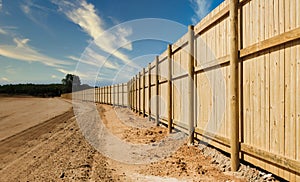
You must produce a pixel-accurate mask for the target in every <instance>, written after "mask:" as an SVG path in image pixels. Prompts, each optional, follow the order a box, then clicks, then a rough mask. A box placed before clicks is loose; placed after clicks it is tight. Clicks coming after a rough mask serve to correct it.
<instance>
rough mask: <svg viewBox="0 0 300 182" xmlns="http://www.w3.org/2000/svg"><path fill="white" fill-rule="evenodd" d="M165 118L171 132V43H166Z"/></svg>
mask: <svg viewBox="0 0 300 182" xmlns="http://www.w3.org/2000/svg"><path fill="white" fill-rule="evenodd" d="M167 81H168V82H167V83H168V85H167V114H168V116H167V118H168V132H169V133H172V127H173V123H172V45H171V44H169V45H168V77H167Z"/></svg>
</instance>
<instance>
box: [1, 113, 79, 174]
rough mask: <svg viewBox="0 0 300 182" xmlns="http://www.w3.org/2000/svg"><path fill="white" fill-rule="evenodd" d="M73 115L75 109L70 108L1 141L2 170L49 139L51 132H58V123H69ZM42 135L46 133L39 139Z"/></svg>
mask: <svg viewBox="0 0 300 182" xmlns="http://www.w3.org/2000/svg"><path fill="white" fill-rule="evenodd" d="M72 117H74V114H73V111H72V110H69V111H67V112H65V113H64V114H61V115H58V116H56V117H54V118H51V119H49V120H47V121H45V122H44V123H41V124H38V125H36V126H33V127H30V128H28V129H26V130H24V131H22V132H20V133H18V134H15V135H13V136H10V137H9V138H6V139H4V140H2V141H0V170H1V169H2V168H3V167H4V166H7V165H9V163H11V162H12V161H14V160H15V159H18V158H20V157H22V156H23V155H25V154H26V153H27V152H28V151H30V150H32V148H33V147H35V146H37V145H39V144H40V142H43V141H45V140H47V139H48V138H49V137H50V135H51V133H55V132H57V131H55V128H57V125H59V124H65V123H67V121H68V120H69V119H70V118H72ZM63 127H65V126H62V127H61V128H63ZM61 128H57V129H56V130H60V129H61ZM42 135H44V137H43V138H42V139H41V140H42V141H40V140H39V141H37V139H38V138H39V137H41V136H42ZM34 141H35V142H34Z"/></svg>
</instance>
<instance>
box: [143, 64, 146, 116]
mask: <svg viewBox="0 0 300 182" xmlns="http://www.w3.org/2000/svg"><path fill="white" fill-rule="evenodd" d="M142 74H143V75H142V78H143V82H142V84H143V86H142V87H143V97H142V102H143V105H142V108H143V109H142V110H143V117H145V116H146V108H145V107H146V104H145V101H146V98H145V97H146V88H145V87H146V86H145V84H146V75H145V68H143V73H142Z"/></svg>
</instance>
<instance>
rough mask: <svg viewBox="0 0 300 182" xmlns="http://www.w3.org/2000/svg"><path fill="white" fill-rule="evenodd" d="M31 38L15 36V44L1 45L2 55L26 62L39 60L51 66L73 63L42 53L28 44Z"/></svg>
mask: <svg viewBox="0 0 300 182" xmlns="http://www.w3.org/2000/svg"><path fill="white" fill-rule="evenodd" d="M29 41H30V40H29V39H26V38H25V39H20V38H16V37H14V38H13V42H14V44H15V45H0V55H1V56H4V57H7V58H11V59H17V60H20V61H26V62H30V63H31V62H39V63H42V64H44V65H47V66H51V67H62V66H63V65H72V64H71V63H70V62H68V61H64V60H59V59H55V58H52V57H49V56H47V55H45V54H42V53H40V52H39V51H38V50H36V49H35V48H33V47H31V46H29V45H28V42H29Z"/></svg>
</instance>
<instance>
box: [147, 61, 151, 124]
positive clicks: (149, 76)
mask: <svg viewBox="0 0 300 182" xmlns="http://www.w3.org/2000/svg"><path fill="white" fill-rule="evenodd" d="M148 121H151V63H149V64H148Z"/></svg>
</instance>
